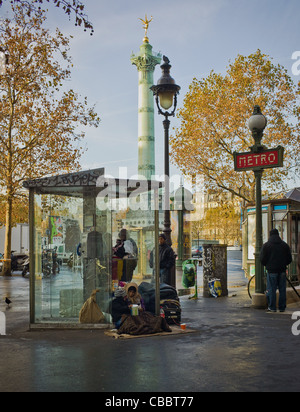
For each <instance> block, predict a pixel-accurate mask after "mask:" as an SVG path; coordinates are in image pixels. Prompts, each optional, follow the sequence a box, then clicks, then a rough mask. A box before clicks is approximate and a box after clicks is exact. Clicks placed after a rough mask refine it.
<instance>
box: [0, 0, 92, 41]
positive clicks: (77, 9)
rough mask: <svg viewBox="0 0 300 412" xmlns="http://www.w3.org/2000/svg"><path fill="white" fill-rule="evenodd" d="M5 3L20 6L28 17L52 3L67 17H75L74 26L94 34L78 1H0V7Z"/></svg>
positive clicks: (82, 5)
mask: <svg viewBox="0 0 300 412" xmlns="http://www.w3.org/2000/svg"><path fill="white" fill-rule="evenodd" d="M5 1H6V2H8V1H10V3H11V4H12V5H14V4H18V5H20V6H22V7H23V8H24V10H25V12H26V13H27V15H28V16H30V15H31V13H34V12H36V11H37V10H40V9H41V7H42V6H43V4H45V3H53V4H54V5H55V7H57V8H61V9H63V11H64V13H65V14H67V15H68V16H69V17H70V16H71V14H73V15H75V26H83V27H84V31H87V29H88V30H91V32H90V33H91V35H92V34H93V33H94V29H93V25H92V23H91V22H90V21H89V19H88V16H87V15H86V14H85V6H84V4H83V3H82V2H81V1H79V0H0V7H1V6H2V5H3V3H5Z"/></svg>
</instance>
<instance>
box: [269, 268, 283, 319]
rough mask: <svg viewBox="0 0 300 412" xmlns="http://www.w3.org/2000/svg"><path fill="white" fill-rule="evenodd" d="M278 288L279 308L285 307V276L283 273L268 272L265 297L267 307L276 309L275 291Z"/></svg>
mask: <svg viewBox="0 0 300 412" xmlns="http://www.w3.org/2000/svg"><path fill="white" fill-rule="evenodd" d="M277 289H279V302H278V306H279V310H285V308H286V276H285V272H283V273H268V277H267V298H268V305H269V309H271V310H272V311H276V291H277Z"/></svg>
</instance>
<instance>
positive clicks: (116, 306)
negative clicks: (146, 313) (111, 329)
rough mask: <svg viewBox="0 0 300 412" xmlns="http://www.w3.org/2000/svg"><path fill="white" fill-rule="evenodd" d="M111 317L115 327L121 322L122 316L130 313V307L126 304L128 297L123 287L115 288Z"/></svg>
mask: <svg viewBox="0 0 300 412" xmlns="http://www.w3.org/2000/svg"><path fill="white" fill-rule="evenodd" d="M111 309H112V312H111V314H112V319H113V322H114V324H115V327H116V329H119V327H120V326H121V324H122V316H123V315H130V308H129V305H128V299H127V296H126V290H125V289H124V288H120V287H119V288H117V289H116V290H115V298H114V299H113V301H112V308H111Z"/></svg>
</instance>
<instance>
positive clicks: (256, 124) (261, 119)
mask: <svg viewBox="0 0 300 412" xmlns="http://www.w3.org/2000/svg"><path fill="white" fill-rule="evenodd" d="M266 126H267V119H266V118H265V116H264V115H263V114H262V112H261V110H260V107H259V106H254V111H253V114H252V116H251V117H250V119H249V122H248V127H249V129H250V131H251V132H252V136H253V139H254V141H255V144H254V146H252V147H251V151H252V152H254V153H259V152H260V151H262V150H263V149H264V146H262V144H261V140H262V137H263V133H264V129H265V127H266ZM262 173H263V169H260V170H255V171H254V175H255V185H256V194H255V196H256V200H255V203H256V212H255V215H256V242H255V254H254V256H255V292H256V293H259V294H263V293H264V291H265V286H264V278H263V266H262V264H261V262H260V251H261V248H262V246H263V238H262V210H261V209H262V200H261V177H262Z"/></svg>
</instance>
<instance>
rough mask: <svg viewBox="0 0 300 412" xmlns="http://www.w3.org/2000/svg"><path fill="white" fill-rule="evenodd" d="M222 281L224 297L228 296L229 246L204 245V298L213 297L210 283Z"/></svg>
mask: <svg viewBox="0 0 300 412" xmlns="http://www.w3.org/2000/svg"><path fill="white" fill-rule="evenodd" d="M215 278H217V279H220V281H221V287H222V296H228V287H227V245H209V244H207V245H203V297H205V298H209V297H211V294H210V291H209V286H208V282H209V281H210V280H212V279H215Z"/></svg>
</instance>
